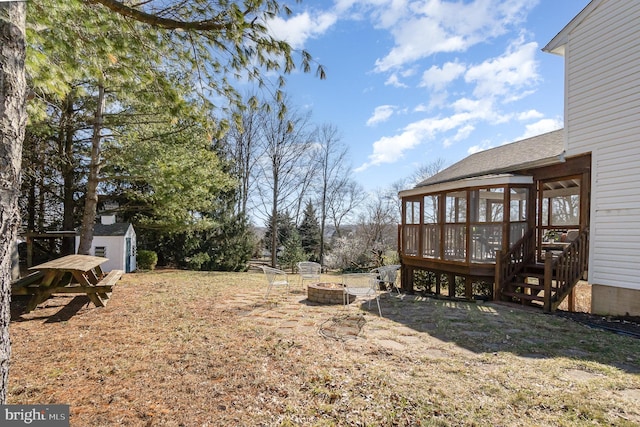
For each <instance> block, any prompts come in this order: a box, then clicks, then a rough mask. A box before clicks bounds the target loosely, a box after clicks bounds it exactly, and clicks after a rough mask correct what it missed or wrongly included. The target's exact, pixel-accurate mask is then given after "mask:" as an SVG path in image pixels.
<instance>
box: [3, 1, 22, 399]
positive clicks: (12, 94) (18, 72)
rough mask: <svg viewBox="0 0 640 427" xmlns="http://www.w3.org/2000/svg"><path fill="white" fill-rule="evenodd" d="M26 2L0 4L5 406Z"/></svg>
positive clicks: (17, 214)
mask: <svg viewBox="0 0 640 427" xmlns="http://www.w3.org/2000/svg"><path fill="white" fill-rule="evenodd" d="M25 18H26V3H25V2H17V1H16V2H0V404H5V403H6V401H7V385H8V378H9V358H10V356H11V343H10V341H9V321H10V319H11V316H10V308H11V304H10V303H11V252H12V249H13V244H14V242H15V240H16V234H17V231H18V226H19V224H20V211H19V209H18V196H19V195H20V168H21V163H22V144H23V142H24V132H25V127H26V124H27V112H26V109H25V104H26V95H27V86H26V80H25V69H24V62H25Z"/></svg>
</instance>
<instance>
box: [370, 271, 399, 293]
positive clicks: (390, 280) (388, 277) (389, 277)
mask: <svg viewBox="0 0 640 427" xmlns="http://www.w3.org/2000/svg"><path fill="white" fill-rule="evenodd" d="M399 269H400V264H393V265H383V266H382V267H378V268H374V269H373V270H371V273H374V274H375V275H376V277H377V283H378V284H380V283H382V284H384V286H385V289H386V286H387V284H389V285H390V286H391V288H392V289H391V290H392V291H393V288H396V291H398V295H400V288H399V287H398V286H396V279H397V278H398V270H399Z"/></svg>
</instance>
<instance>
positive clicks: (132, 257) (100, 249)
mask: <svg viewBox="0 0 640 427" xmlns="http://www.w3.org/2000/svg"><path fill="white" fill-rule="evenodd" d="M112 218H113V217H103V221H102V222H103V223H101V224H96V225H95V226H94V228H93V242H92V243H91V250H90V254H91V255H94V256H101V257H105V258H109V261H107V262H105V263H104V264H102V266H101V267H102V269H103V270H104V271H111V270H123V271H124V272H125V273H130V272H132V271H135V270H136V268H137V267H136V232H135V230H134V229H133V225H131V224H130V223H128V222H111V221H113V220H112ZM79 245H80V236H76V251H77V249H78V246H79Z"/></svg>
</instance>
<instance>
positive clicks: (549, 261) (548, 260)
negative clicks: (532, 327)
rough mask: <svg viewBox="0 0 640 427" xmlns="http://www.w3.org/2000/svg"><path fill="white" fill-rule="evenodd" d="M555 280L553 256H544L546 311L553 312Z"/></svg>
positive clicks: (547, 253)
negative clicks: (553, 283) (552, 285)
mask: <svg viewBox="0 0 640 427" xmlns="http://www.w3.org/2000/svg"><path fill="white" fill-rule="evenodd" d="M552 280H553V254H552V253H551V251H547V252H546V253H545V254H544V311H545V312H547V313H550V312H551V281H552Z"/></svg>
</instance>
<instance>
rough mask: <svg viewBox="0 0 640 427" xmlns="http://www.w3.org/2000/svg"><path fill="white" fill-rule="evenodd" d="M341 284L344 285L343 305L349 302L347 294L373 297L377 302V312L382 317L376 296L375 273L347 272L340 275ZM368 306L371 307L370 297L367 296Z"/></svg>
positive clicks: (376, 277) (376, 283)
mask: <svg viewBox="0 0 640 427" xmlns="http://www.w3.org/2000/svg"><path fill="white" fill-rule="evenodd" d="M342 285H343V286H344V305H345V306H347V305H348V304H349V296H350V295H353V296H354V297H355V299H356V300H357V299H358V297H374V298H375V300H376V303H377V304H378V313H379V314H380V317H382V310H381V309H380V298H379V297H378V276H376V274H375V273H349V274H343V275H342ZM369 308H371V298H369Z"/></svg>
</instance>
